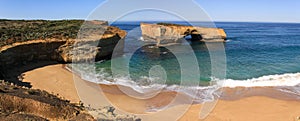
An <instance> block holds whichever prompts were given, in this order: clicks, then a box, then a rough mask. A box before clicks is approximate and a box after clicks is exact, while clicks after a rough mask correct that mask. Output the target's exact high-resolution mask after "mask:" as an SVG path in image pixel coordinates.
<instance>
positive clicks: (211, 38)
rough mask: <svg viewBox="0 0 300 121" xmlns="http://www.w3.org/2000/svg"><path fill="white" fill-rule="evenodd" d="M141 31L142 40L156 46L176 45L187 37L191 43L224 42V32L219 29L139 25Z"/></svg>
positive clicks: (164, 24) (173, 25) (174, 25)
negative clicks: (190, 39)
mask: <svg viewBox="0 0 300 121" xmlns="http://www.w3.org/2000/svg"><path fill="white" fill-rule="evenodd" d="M141 30H142V35H143V38H144V39H146V40H150V41H155V42H157V43H158V44H161V43H162V44H164V43H177V42H179V40H180V39H182V38H184V37H185V36H187V35H191V36H192V40H193V41H202V42H225V39H226V33H225V31H224V30H223V29H220V28H206V27H194V26H184V25H176V24H166V23H160V24H147V23H141Z"/></svg>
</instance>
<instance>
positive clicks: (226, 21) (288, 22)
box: [0, 18, 300, 24]
mask: <svg viewBox="0 0 300 121" xmlns="http://www.w3.org/2000/svg"><path fill="white" fill-rule="evenodd" d="M0 20H50V21H55V20H85V21H86V19H83V18H60V19H59V18H55V19H45V18H0ZM94 20H99V21H107V22H115V21H110V20H103V19H94ZM118 22H219V23H221V22H224V23H233V22H235V23H287V24H300V22H290V21H242V20H241V21H237V20H233V21H228V20H215V21H196V20H193V21H181V20H121V21H118Z"/></svg>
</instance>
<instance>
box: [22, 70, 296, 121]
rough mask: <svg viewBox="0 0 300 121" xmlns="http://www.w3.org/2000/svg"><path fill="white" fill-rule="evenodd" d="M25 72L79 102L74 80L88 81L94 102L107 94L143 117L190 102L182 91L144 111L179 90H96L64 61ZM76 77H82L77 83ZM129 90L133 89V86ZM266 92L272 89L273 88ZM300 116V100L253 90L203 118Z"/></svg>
mask: <svg viewBox="0 0 300 121" xmlns="http://www.w3.org/2000/svg"><path fill="white" fill-rule="evenodd" d="M24 74H25V75H24V81H25V82H29V83H30V84H31V85H32V88H35V89H41V90H46V91H48V92H53V93H55V94H59V95H60V96H61V97H64V98H65V99H68V100H71V102H78V101H79V100H83V99H84V97H80V98H79V96H78V95H77V94H80V93H81V92H80V90H76V88H75V84H77V85H87V87H91V88H90V89H89V88H84V89H82V90H83V91H84V90H91V91H90V92H93V91H95V93H90V94H87V95H86V96H90V97H96V96H95V95H97V96H98V97H101V99H99V100H96V101H95V102H94V103H96V102H100V103H98V104H99V105H107V102H105V103H102V101H104V100H105V97H104V96H103V95H105V96H106V97H107V99H109V100H110V101H111V103H113V105H114V106H115V107H117V108H120V109H121V110H124V111H127V112H130V113H137V114H142V115H138V117H140V118H141V119H142V120H149V121H156V120H161V121H169V120H171V119H172V118H176V116H175V115H176V113H178V112H182V111H184V110H185V108H186V106H190V105H185V104H184V103H185V102H188V101H187V100H188V97H187V96H185V95H181V94H179V96H180V98H181V99H182V100H180V103H182V104H180V105H177V106H172V107H170V108H168V109H166V110H163V111H160V112H158V113H146V114H145V111H146V110H147V109H148V108H149V107H151V106H155V107H161V106H164V105H166V104H168V103H170V101H172V99H173V98H174V97H175V95H176V94H177V93H176V92H161V93H160V94H158V95H157V96H155V97H153V98H150V99H144V100H141V99H135V98H133V97H129V96H127V95H126V94H124V93H123V92H122V91H120V90H119V89H118V87H117V86H116V85H110V86H109V85H100V86H98V87H101V89H102V90H103V92H104V93H101V94H96V92H97V90H96V88H97V87H95V86H94V87H93V86H92V85H93V84H91V83H88V82H85V81H84V80H81V79H79V77H77V76H75V77H73V74H72V73H71V72H69V71H68V70H66V69H64V68H63V65H61V64H57V65H50V66H45V67H41V68H37V69H34V70H31V71H28V72H25V73H24ZM74 79H77V80H80V81H79V82H75V83H74V81H73V80H74ZM93 88H94V89H93ZM128 90H129V91H132V90H130V89H128ZM255 90H257V89H255ZM260 90H264V89H260ZM267 92H268V93H272V91H267ZM275 94H276V93H275ZM80 95H82V94H80ZM98 97H97V98H98ZM275 97H276V95H275ZM201 106H202V105H201V104H194V105H191V106H190V107H189V109H188V110H187V112H186V113H185V114H184V115H183V116H182V117H181V118H180V119H179V120H181V121H196V120H200V119H199V111H200V109H201ZM298 116H300V101H297V100H290V99H278V98H274V94H273V97H272V96H271V97H268V96H266V95H262V96H255V95H254V94H251V96H249V97H240V98H236V99H231V100H227V99H226V100H219V101H218V103H217V105H216V106H215V108H214V109H213V110H212V112H211V113H210V114H209V115H208V117H206V118H205V119H204V120H201V121H298V120H296V118H297V117H298Z"/></svg>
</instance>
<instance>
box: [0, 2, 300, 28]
mask: <svg viewBox="0 0 300 121" xmlns="http://www.w3.org/2000/svg"><path fill="white" fill-rule="evenodd" d="M191 2H192V3H191ZM195 3H197V4H199V6H200V7H201V8H202V9H201V10H198V9H197V8H196V7H195V6H194V7H191V5H190V4H195ZM105 5H106V8H105V7H104V8H105V9H104V8H102V9H99V7H102V6H105ZM199 6H198V7H199ZM299 6H300V0H194V1H193V0H0V18H1V19H86V18H88V17H89V16H93V15H97V16H98V17H99V16H100V17H99V18H97V19H104V20H114V19H116V18H117V17H120V16H121V15H123V16H124V15H125V14H126V12H128V10H130V9H133V8H138V7H148V8H161V9H163V10H164V8H166V9H167V10H174V11H176V12H175V13H180V14H179V16H181V15H182V16H181V17H184V18H185V17H186V18H188V20H193V21H197V20H202V19H201V18H205V17H209V19H211V20H212V21H233V22H293V23H300V15H299V14H300V9H299ZM121 12H123V14H121ZM95 13H97V14H95ZM183 14H184V15H183ZM204 14H205V15H204ZM126 15H127V14H126ZM201 15H203V16H201ZM174 16H176V15H171V14H169V13H162V12H161V11H152V12H149V11H148V12H142V11H139V12H135V13H133V14H130V15H127V16H126V17H123V18H124V20H139V19H143V20H173V19H174V18H176V17H174ZM177 17H178V16H177Z"/></svg>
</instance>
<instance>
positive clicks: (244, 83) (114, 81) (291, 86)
mask: <svg viewBox="0 0 300 121" xmlns="http://www.w3.org/2000/svg"><path fill="white" fill-rule="evenodd" d="M81 69H82V67H81ZM77 72H78V71H77ZM79 73H80V74H79V75H80V76H81V78H83V79H84V80H87V81H90V82H94V83H98V84H106V85H122V86H126V87H130V88H132V89H133V90H135V91H136V92H138V93H150V92H154V91H159V90H162V89H164V90H169V91H176V92H181V93H184V94H186V95H188V96H190V97H192V98H194V99H195V101H198V102H205V101H212V100H214V99H216V98H218V97H220V94H221V92H220V91H221V90H219V89H220V88H222V87H229V88H235V87H288V88H278V90H279V91H282V92H286V93H289V94H297V95H299V94H298V93H300V73H287V74H280V75H279V74H278V75H268V76H262V77H258V78H253V79H246V80H233V79H225V80H220V79H216V78H212V81H213V82H214V83H215V84H214V85H211V86H193V87H191V86H189V87H187V86H180V85H171V86H167V85H164V84H151V85H148V86H142V85H139V84H137V83H136V82H135V81H132V80H131V79H130V78H129V77H112V76H110V75H109V74H107V73H105V72H104V71H103V70H100V72H98V73H97V74H96V75H94V74H91V73H90V71H88V67H86V68H83V70H82V71H80V72H79ZM144 79H147V78H146V77H144ZM149 80H150V81H151V79H150V78H149ZM299 96H300V95H299Z"/></svg>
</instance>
